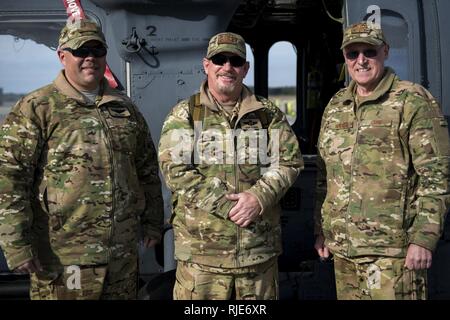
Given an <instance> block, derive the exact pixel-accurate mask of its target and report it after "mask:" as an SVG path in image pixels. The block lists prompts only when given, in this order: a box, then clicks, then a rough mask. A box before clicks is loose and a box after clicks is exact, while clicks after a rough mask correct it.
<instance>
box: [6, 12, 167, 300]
mask: <svg viewBox="0 0 450 320" xmlns="http://www.w3.org/2000/svg"><path fill="white" fill-rule="evenodd" d="M57 53H58V57H59V59H60V61H61V63H62V64H63V66H64V70H62V71H61V72H60V73H59V75H58V76H57V78H56V79H55V81H54V82H53V83H52V84H49V85H47V86H45V87H43V88H40V89H38V90H36V91H34V92H32V93H30V94H29V95H27V96H25V97H24V98H22V99H21V100H20V101H19V102H18V103H17V104H16V105H15V106H14V108H13V110H12V111H11V113H10V114H9V115H8V116H7V118H6V119H5V122H4V123H3V126H2V127H1V131H0V163H1V166H0V245H1V247H2V249H3V250H4V253H5V256H6V259H7V262H8V266H9V268H10V269H11V270H14V271H16V272H19V273H30V274H31V290H30V295H31V298H32V299H133V298H135V297H136V289H137V279H138V278H137V244H138V240H139V239H138V223H140V224H141V226H142V228H141V229H142V230H143V235H142V236H143V240H144V244H145V245H146V246H152V245H154V244H155V243H156V242H157V241H158V240H159V239H160V237H161V229H162V221H163V205H162V197H161V186H160V180H159V177H158V163H157V157H156V151H155V148H154V145H153V142H152V140H151V137H150V133H149V129H148V127H147V124H146V123H145V120H144V118H143V116H142V115H141V114H140V112H139V111H138V109H137V108H136V106H134V105H133V103H132V102H131V101H130V99H128V97H126V96H125V95H124V94H122V93H121V92H119V91H117V90H115V89H112V88H110V87H109V86H108V83H107V81H106V79H105V78H104V77H103V74H104V71H105V67H106V53H107V46H106V42H105V37H104V35H103V33H102V31H101V29H100V27H99V26H98V25H97V24H95V23H94V22H92V21H90V20H80V21H76V22H75V23H71V24H67V25H66V26H65V27H64V28H63V29H62V30H61V33H60V37H59V47H58V50H57Z"/></svg>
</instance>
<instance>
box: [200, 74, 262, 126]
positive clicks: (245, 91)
mask: <svg viewBox="0 0 450 320" xmlns="http://www.w3.org/2000/svg"><path fill="white" fill-rule="evenodd" d="M207 90H208V82H207V81H203V82H202V84H201V86H200V103H201V104H202V105H204V106H205V107H207V108H209V109H211V110H212V111H215V112H217V111H219V109H218V108H217V105H216V103H215V102H214V101H211V100H210V98H209V95H208V92H207ZM263 107H264V106H263V105H262V103H261V102H259V101H258V100H257V99H256V96H255V95H254V94H253V92H252V91H251V90H250V89H249V88H248V87H247V86H246V85H243V87H242V91H241V104H240V108H239V118H241V117H242V116H243V115H244V114H246V113H249V112H252V111H255V110H258V109H261V108H263Z"/></svg>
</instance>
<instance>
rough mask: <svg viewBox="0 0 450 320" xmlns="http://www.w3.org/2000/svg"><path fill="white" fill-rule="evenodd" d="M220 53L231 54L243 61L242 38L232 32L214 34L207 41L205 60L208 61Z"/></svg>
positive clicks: (243, 46)
mask: <svg viewBox="0 0 450 320" xmlns="http://www.w3.org/2000/svg"><path fill="white" fill-rule="evenodd" d="M220 52H231V53H234V54H237V55H238V56H240V57H241V58H244V59H245V58H246V50H245V40H244V38H242V37H241V36H240V35H238V34H236V33H232V32H223V33H219V34H216V35H215V36H213V37H212V38H211V40H209V45H208V51H207V53H206V58H208V59H209V58H211V57H212V56H214V55H216V54H218V53H220Z"/></svg>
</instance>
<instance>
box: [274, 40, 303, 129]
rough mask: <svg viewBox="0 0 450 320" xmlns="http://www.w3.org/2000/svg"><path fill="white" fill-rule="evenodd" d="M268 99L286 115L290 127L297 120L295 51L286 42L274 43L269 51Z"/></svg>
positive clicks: (291, 45)
mask: <svg viewBox="0 0 450 320" xmlns="http://www.w3.org/2000/svg"><path fill="white" fill-rule="evenodd" d="M268 72H269V99H270V100H272V101H273V102H275V104H276V105H277V106H278V108H280V110H281V111H283V112H284V113H285V114H286V117H287V119H288V122H289V124H290V125H292V124H293V123H294V122H295V120H296V119H297V96H296V92H297V87H296V83H297V51H296V48H295V46H294V45H293V44H291V43H290V42H287V41H280V42H276V43H275V44H273V45H272V47H271V48H270V51H269V71H268Z"/></svg>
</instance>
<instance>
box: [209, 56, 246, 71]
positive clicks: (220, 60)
mask: <svg viewBox="0 0 450 320" xmlns="http://www.w3.org/2000/svg"><path fill="white" fill-rule="evenodd" d="M210 60H211V61H212V63H214V64H215V65H216V66H223V65H224V64H225V63H227V62H228V61H230V64H231V66H232V67H235V68H238V67H242V66H243V65H244V64H245V59H244V58H241V57H239V56H230V57H229V56H226V55H224V54H220V53H219V54H216V55H214V56H212V57H211V58H210Z"/></svg>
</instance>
